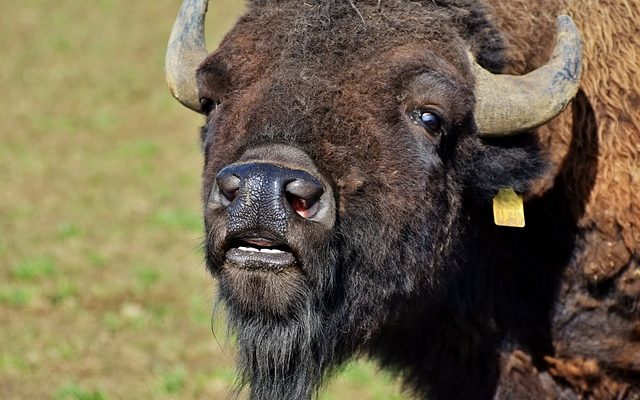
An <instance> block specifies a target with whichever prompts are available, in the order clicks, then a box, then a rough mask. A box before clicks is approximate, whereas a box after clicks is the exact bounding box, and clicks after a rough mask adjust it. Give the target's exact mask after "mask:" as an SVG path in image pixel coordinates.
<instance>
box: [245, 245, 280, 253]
mask: <svg viewBox="0 0 640 400" xmlns="http://www.w3.org/2000/svg"><path fill="white" fill-rule="evenodd" d="M238 250H242V251H251V252H254V253H268V254H281V253H284V251H282V250H278V249H266V248H263V249H256V248H255V247H244V246H240V247H238Z"/></svg>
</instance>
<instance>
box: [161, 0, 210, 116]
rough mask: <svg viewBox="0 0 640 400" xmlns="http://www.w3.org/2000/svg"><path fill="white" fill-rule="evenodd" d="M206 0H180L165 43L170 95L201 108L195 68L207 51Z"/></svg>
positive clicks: (166, 74) (165, 67)
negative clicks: (167, 42)
mask: <svg viewBox="0 0 640 400" xmlns="http://www.w3.org/2000/svg"><path fill="white" fill-rule="evenodd" d="M208 3H209V1H208V0H184V1H183V2H182V6H181V7H180V12H179V13H178V17H177V18H176V22H175V23H174V24H173V29H172V30H171V37H170V38H169V44H168V45H167V55H166V57H165V64H164V71H165V77H166V79H167V84H168V85H169V90H170V91H171V94H172V95H173V97H175V98H176V99H177V100H178V101H179V102H180V103H182V104H184V105H185V106H187V107H189V108H190V109H192V110H194V111H197V112H201V110H200V102H199V99H198V86H197V84H196V69H197V68H198V66H199V65H200V63H201V62H202V61H203V60H204V59H205V58H206V57H207V55H209V53H208V52H207V49H206V47H205V40H204V17H205V14H206V13H207V4H208Z"/></svg>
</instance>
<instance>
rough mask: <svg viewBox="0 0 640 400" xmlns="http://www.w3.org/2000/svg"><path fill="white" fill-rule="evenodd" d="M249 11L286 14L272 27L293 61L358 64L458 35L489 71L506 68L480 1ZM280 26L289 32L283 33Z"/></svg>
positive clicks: (277, 3)
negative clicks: (387, 50) (393, 49)
mask: <svg viewBox="0 0 640 400" xmlns="http://www.w3.org/2000/svg"><path fill="white" fill-rule="evenodd" d="M249 10H250V11H249V15H252V17H251V19H253V16H258V15H262V16H266V17H267V18H269V17H270V16H272V15H274V14H280V12H284V13H286V15H287V16H288V18H287V20H288V21H287V23H286V24H285V23H281V24H272V25H271V26H270V28H275V30H276V34H277V35H278V36H280V37H283V38H284V41H285V42H286V46H287V49H288V51H285V52H284V53H283V54H282V55H283V59H287V60H291V59H292V56H293V58H294V59H295V60H296V61H297V62H299V61H300V60H301V59H304V61H305V62H313V61H316V62H325V61H326V59H325V58H324V57H322V55H326V54H327V53H330V54H331V57H332V59H340V58H344V59H345V60H349V59H351V60H354V61H358V60H362V58H363V57H364V58H368V57H369V56H373V57H375V54H371V53H370V52H371V50H372V49H375V48H377V49H380V48H384V47H387V46H393V45H397V44H398V43H410V42H411V41H415V42H416V43H419V42H421V41H424V40H425V39H427V40H430V41H432V44H433V46H430V47H432V48H435V49H436V50H437V49H438V47H440V50H442V51H446V47H448V46H450V45H451V39H452V35H457V36H458V37H459V38H460V39H462V40H463V41H465V42H466V47H468V48H469V49H471V51H472V52H473V53H475V54H477V55H478V56H479V57H478V62H479V63H480V64H481V65H483V66H484V67H485V68H487V69H489V70H491V71H494V72H499V71H500V70H502V68H503V66H504V61H503V58H502V52H503V50H504V48H505V44H504V40H503V39H502V36H501V35H500V33H499V32H498V31H497V29H496V28H495V27H494V26H493V24H491V23H490V22H489V20H488V19H487V13H486V10H485V7H484V5H482V3H481V2H480V1H478V0H422V1H406V0H315V1H314V0H311V1H304V2H302V1H299V0H252V1H251V2H250V8H249ZM281 17H282V14H280V15H279V16H278V18H281ZM279 26H280V27H283V28H285V29H286V32H277V29H278V27H279ZM438 39H441V40H442V42H441V43H440V44H438V43H436V42H437V41H438ZM358 49H359V50H358ZM341 51H343V52H344V53H342V54H341ZM343 61H344V60H343Z"/></svg>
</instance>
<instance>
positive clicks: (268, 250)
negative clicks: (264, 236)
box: [260, 249, 284, 254]
mask: <svg viewBox="0 0 640 400" xmlns="http://www.w3.org/2000/svg"><path fill="white" fill-rule="evenodd" d="M260 253H270V254H278V253H284V251H282V250H278V249H260Z"/></svg>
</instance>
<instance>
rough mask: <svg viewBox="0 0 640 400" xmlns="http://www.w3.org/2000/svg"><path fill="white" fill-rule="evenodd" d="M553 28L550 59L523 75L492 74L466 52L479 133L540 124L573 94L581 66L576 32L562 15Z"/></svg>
mask: <svg viewBox="0 0 640 400" xmlns="http://www.w3.org/2000/svg"><path fill="white" fill-rule="evenodd" d="M557 27H558V33H557V39H556V47H555V50H554V52H553V55H552V57H551V60H550V61H549V62H547V63H546V64H545V65H543V66H542V67H540V68H538V69H536V70H534V71H531V72H529V73H528V74H526V75H522V76H511V75H494V74H492V73H491V72H489V71H487V70H485V69H484V68H482V67H481V66H480V65H478V64H477V63H476V62H475V60H474V59H473V56H472V55H470V57H471V64H472V66H473V73H474V75H475V77H476V108H475V119H476V126H477V128H478V132H479V135H480V136H505V135H510V134H514V133H518V132H521V131H525V130H527V129H532V128H535V127H537V126H540V125H542V124H544V123H546V122H548V121H549V120H551V119H552V118H553V117H555V116H556V115H558V114H560V113H561V112H562V110H564V108H565V107H566V106H567V104H568V103H569V101H571V99H572V98H573V97H574V96H575V95H576V93H577V92H578V83H579V81H580V73H581V69H582V68H581V61H582V53H581V43H580V32H578V28H577V27H576V25H575V24H574V23H573V20H572V19H571V17H569V16H566V15H562V16H560V17H558V21H557Z"/></svg>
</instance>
